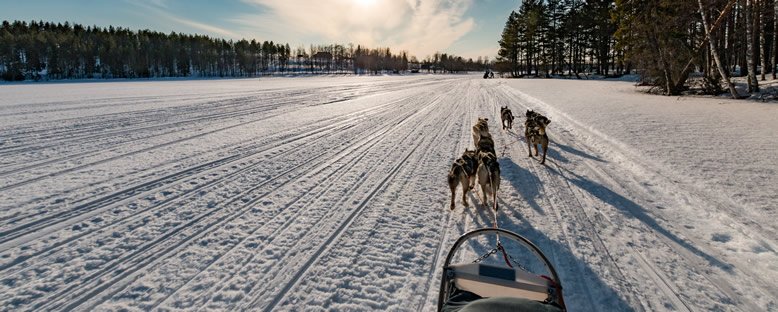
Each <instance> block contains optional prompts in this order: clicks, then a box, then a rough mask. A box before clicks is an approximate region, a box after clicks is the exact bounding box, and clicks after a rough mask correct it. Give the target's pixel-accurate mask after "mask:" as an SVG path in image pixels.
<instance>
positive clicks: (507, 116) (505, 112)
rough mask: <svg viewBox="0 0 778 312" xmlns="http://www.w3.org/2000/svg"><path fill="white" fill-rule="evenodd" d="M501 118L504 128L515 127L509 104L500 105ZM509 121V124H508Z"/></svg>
mask: <svg viewBox="0 0 778 312" xmlns="http://www.w3.org/2000/svg"><path fill="white" fill-rule="evenodd" d="M500 118H502V129H503V130H505V129H508V130H510V129H513V113H512V112H511V109H510V108H508V106H505V107H500ZM506 122H507V125H506Z"/></svg>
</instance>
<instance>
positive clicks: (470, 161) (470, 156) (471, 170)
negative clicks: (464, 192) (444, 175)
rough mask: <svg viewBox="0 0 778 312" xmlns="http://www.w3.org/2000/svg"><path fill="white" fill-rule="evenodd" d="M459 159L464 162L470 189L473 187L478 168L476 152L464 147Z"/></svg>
mask: <svg viewBox="0 0 778 312" xmlns="http://www.w3.org/2000/svg"><path fill="white" fill-rule="evenodd" d="M461 159H462V160H463V161H464V162H465V171H466V172H467V176H468V177H470V189H473V188H474V187H475V173H476V170H477V169H478V154H477V152H476V151H473V150H469V149H465V152H464V153H462V157H461Z"/></svg>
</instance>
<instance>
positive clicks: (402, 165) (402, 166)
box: [248, 98, 456, 311]
mask: <svg viewBox="0 0 778 312" xmlns="http://www.w3.org/2000/svg"><path fill="white" fill-rule="evenodd" d="M440 101H441V99H440V98H438V99H434V100H432V101H430V102H431V103H432V104H435V105H436V106H437V104H438V102H440ZM451 111H452V112H453V111H456V109H454V108H452V109H451ZM428 113H430V112H428ZM449 116H450V115H449ZM436 117H437V116H436ZM443 120H444V121H443V122H444V125H443V126H442V127H440V130H438V132H437V133H436V134H435V135H434V136H426V137H424V138H422V139H421V142H419V143H418V144H415V145H414V146H413V148H412V149H411V150H410V151H409V152H408V153H407V154H406V155H405V156H404V157H403V158H402V160H400V161H399V163H398V164H397V165H396V166H394V167H393V168H392V169H391V170H390V171H389V174H388V175H387V176H386V177H385V178H384V179H382V180H381V181H380V183H378V185H377V186H375V187H374V188H371V189H370V190H369V192H370V193H369V194H368V196H367V197H365V198H364V199H363V200H362V201H361V202H360V203H359V205H357V207H356V208H355V209H354V211H353V212H351V213H350V214H348V217H347V218H346V219H345V220H344V221H343V222H342V223H341V225H340V227H338V228H337V229H336V230H335V231H334V232H333V233H332V234H330V235H329V236H328V237H327V238H326V239H325V242H324V243H323V244H322V245H321V246H319V248H318V249H316V252H314V254H313V256H312V257H310V258H309V260H308V261H307V262H305V263H304V264H303V265H302V266H301V269H299V271H297V273H295V274H294V275H293V276H292V278H291V279H290V280H289V281H288V282H286V284H285V286H284V287H283V288H282V289H281V291H279V292H278V295H277V296H275V298H273V299H272V300H271V301H270V302H269V303H268V305H267V306H265V307H264V308H263V309H264V310H265V311H271V310H273V309H274V308H275V307H276V306H277V305H278V304H280V303H281V302H283V300H284V299H285V298H286V297H287V296H288V292H289V290H291V289H292V288H293V287H294V286H296V285H298V284H299V283H300V281H301V280H302V278H303V276H306V275H309V274H311V273H310V271H311V270H312V267H313V264H314V263H316V262H318V261H319V260H320V259H321V257H322V256H323V255H324V254H325V253H327V252H329V251H330V250H332V249H331V248H332V247H331V246H332V245H334V244H335V242H337V241H338V240H339V239H340V238H341V237H342V236H343V235H345V232H346V230H347V229H348V228H350V227H351V226H352V224H353V222H355V219H356V218H358V217H360V216H361V215H363V214H364V211H365V210H366V208H367V207H368V203H370V202H372V201H373V200H374V199H375V197H376V195H377V194H378V192H379V191H385V190H383V189H384V187H385V185H387V184H389V183H391V182H392V181H394V180H397V179H398V177H399V176H400V175H401V174H403V172H406V173H413V172H415V171H416V169H418V168H419V166H420V165H421V163H420V162H415V163H413V164H411V165H410V166H408V160H409V159H410V158H411V156H413V155H415V154H417V153H420V154H427V153H428V151H429V150H430V149H431V148H432V146H433V144H431V142H439V141H440V138H441V137H442V136H443V134H444V133H446V132H447V131H448V129H450V128H451V127H452V124H453V123H454V118H450V117H448V118H443ZM422 125H423V123H418V124H416V125H415V126H414V129H412V130H411V131H410V132H411V133H414V132H416V130H415V129H418V128H419V127H420V126H422ZM427 141H429V142H427ZM421 145H426V147H425V150H424V151H417V149H418V148H419V146H421ZM404 180H407V179H404ZM361 183H364V181H363V182H361ZM405 186H406V184H402V186H400V189H399V190H397V192H398V193H400V192H401V191H402V189H404V188H405ZM379 215H383V214H379ZM376 222H377V223H378V221H376ZM370 239H376V238H375V237H365V238H364V240H363V241H362V242H361V243H359V245H364V246H371V244H369V243H367V240H370ZM356 256H359V255H356ZM260 298H262V293H260V294H259V296H258V297H257V298H255V299H254V300H253V301H252V303H251V304H250V305H249V306H248V308H249V309H253V308H258V307H257V306H256V305H257V304H258V300H259V299H260Z"/></svg>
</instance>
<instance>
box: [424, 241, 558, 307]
mask: <svg viewBox="0 0 778 312" xmlns="http://www.w3.org/2000/svg"><path fill="white" fill-rule="evenodd" d="M488 235H496V236H497V245H496V246H495V248H494V249H492V250H491V251H489V252H488V253H486V254H485V255H483V256H481V257H479V258H478V259H476V260H475V261H473V262H472V263H457V264H452V263H451V261H452V259H453V258H454V255H455V254H456V252H457V251H458V250H459V248H460V247H461V246H462V245H463V244H464V243H465V242H467V241H469V240H472V239H474V238H477V237H481V236H488ZM501 238H503V239H509V240H511V241H515V242H517V243H519V244H520V245H521V246H522V247H524V248H525V249H526V250H529V252H531V253H532V254H533V255H534V256H535V258H537V260H538V261H539V262H540V263H542V265H543V266H545V269H546V271H547V273H548V275H537V274H534V273H532V272H529V271H528V270H527V269H526V268H524V267H523V266H522V265H521V264H520V263H518V262H517V261H515V259H514V258H513V257H512V256H510V255H509V254H508V253H507V252H506V250H505V248H504V247H503V245H502V244H501V243H500V239H501ZM498 252H501V253H502V256H503V258H504V260H505V263H506V264H507V266H503V265H493V264H486V263H481V262H482V260H485V259H486V258H488V257H489V256H491V255H493V254H497V253H498ZM509 258H510V259H511V260H513V261H514V264H513V265H512V264H511V262H510V261H509V260H508V259H509ZM459 310H462V311H566V309H565V305H564V299H563V298H562V283H561V281H560V280H559V276H558V275H557V273H556V271H555V270H554V267H553V266H552V265H551V262H549V261H548V259H547V258H546V256H545V255H543V252H541V251H540V249H539V248H538V247H537V246H535V244H533V243H532V242H530V241H529V240H528V239H526V238H524V237H523V236H521V235H519V234H516V233H513V232H511V231H507V230H503V229H499V228H482V229H477V230H473V231H470V232H468V233H466V234H464V235H462V236H461V237H459V239H457V241H456V242H455V243H454V246H452V247H451V250H450V251H449V252H448V256H446V262H445V263H444V264H443V276H442V277H441V280H440V292H439V296H438V312H440V311H459Z"/></svg>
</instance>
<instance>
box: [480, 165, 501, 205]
mask: <svg viewBox="0 0 778 312" xmlns="http://www.w3.org/2000/svg"><path fill="white" fill-rule="evenodd" d="M476 175H478V184H480V185H481V194H483V200H484V201H483V203H484V206H487V207H488V206H489V199H488V197H492V196H493V197H494V209H495V210H497V190H499V188H500V163H499V162H497V156H495V154H494V153H492V152H486V151H481V152H479V153H478V171H477V172H476Z"/></svg>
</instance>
